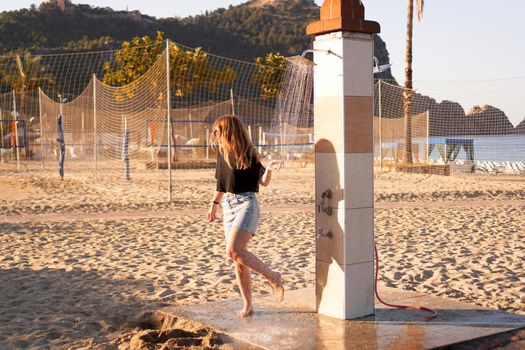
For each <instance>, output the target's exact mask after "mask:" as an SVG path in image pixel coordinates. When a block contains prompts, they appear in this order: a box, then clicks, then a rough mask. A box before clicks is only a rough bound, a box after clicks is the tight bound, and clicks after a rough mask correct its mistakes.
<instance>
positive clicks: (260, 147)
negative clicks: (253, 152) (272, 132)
mask: <svg viewBox="0 0 525 350" xmlns="http://www.w3.org/2000/svg"><path fill="white" fill-rule="evenodd" d="M262 144H263V131H262V125H259V153H262V146H261V145H262Z"/></svg>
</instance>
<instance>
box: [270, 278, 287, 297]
mask: <svg viewBox="0 0 525 350" xmlns="http://www.w3.org/2000/svg"><path fill="white" fill-rule="evenodd" d="M272 287H273V290H274V291H275V293H277V299H278V300H279V301H283V300H284V286H283V277H282V276H281V274H280V273H279V272H276V273H275V275H274V278H273V283H272Z"/></svg>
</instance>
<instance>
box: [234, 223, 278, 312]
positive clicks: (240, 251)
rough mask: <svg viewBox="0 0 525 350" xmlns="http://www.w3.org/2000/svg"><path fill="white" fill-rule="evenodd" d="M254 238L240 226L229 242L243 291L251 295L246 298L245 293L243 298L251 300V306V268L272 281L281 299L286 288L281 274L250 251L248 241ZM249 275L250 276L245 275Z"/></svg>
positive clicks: (235, 229)
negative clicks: (240, 228) (239, 266)
mask: <svg viewBox="0 0 525 350" xmlns="http://www.w3.org/2000/svg"><path fill="white" fill-rule="evenodd" d="M251 238H252V234H251V233H250V232H248V231H244V230H239V229H238V228H232V230H231V236H230V240H229V241H228V244H227V248H226V249H227V252H228V256H229V257H230V258H232V260H233V261H234V262H235V266H236V271H239V273H240V274H239V275H238V281H239V287H240V289H241V293H245V294H246V295H247V296H249V299H245V294H243V299H244V300H245V306H247V305H246V300H249V306H250V307H251V306H252V305H251V279H250V277H249V274H250V270H249V269H252V270H254V271H255V272H257V273H259V274H261V275H262V276H264V278H266V279H267V280H268V282H270V284H271V285H272V287H273V289H274V290H275V291H276V292H277V293H278V295H279V300H282V299H283V296H284V288H283V282H282V278H281V274H280V273H278V272H273V271H272V270H270V268H269V267H268V266H266V264H265V263H263V262H262V261H261V260H260V259H259V258H258V257H257V256H255V255H254V254H252V253H250V252H249V251H248V242H249V241H250V239H251ZM238 265H241V266H244V267H246V268H247V269H242V268H237V266H238ZM245 274H247V275H248V277H246V276H245Z"/></svg>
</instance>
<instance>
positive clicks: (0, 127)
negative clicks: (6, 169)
mask: <svg viewBox="0 0 525 350" xmlns="http://www.w3.org/2000/svg"><path fill="white" fill-rule="evenodd" d="M0 142H1V143H2V148H4V122H3V119H2V109H1V108H0ZM2 159H3V158H2Z"/></svg>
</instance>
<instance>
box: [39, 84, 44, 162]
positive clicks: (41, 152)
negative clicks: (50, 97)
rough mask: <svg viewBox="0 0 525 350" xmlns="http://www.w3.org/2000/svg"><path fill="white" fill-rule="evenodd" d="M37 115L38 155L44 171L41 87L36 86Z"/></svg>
mask: <svg viewBox="0 0 525 350" xmlns="http://www.w3.org/2000/svg"><path fill="white" fill-rule="evenodd" d="M38 116H39V118H40V157H41V158H42V171H44V170H45V169H46V168H45V164H44V129H43V127H42V125H43V124H42V89H41V88H40V87H38Z"/></svg>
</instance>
